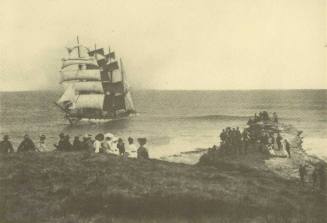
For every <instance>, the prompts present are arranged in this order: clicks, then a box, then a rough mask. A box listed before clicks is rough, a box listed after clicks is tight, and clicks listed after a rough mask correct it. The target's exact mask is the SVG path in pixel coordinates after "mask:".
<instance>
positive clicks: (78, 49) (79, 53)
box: [77, 36, 81, 58]
mask: <svg viewBox="0 0 327 223" xmlns="http://www.w3.org/2000/svg"><path fill="white" fill-rule="evenodd" d="M77 52H78V57H79V58H80V57H81V52H80V48H79V39H78V36H77Z"/></svg>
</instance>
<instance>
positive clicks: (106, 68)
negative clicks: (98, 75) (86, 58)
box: [103, 61, 119, 72]
mask: <svg viewBox="0 0 327 223" xmlns="http://www.w3.org/2000/svg"><path fill="white" fill-rule="evenodd" d="M117 69H119V65H118V62H117V61H112V62H111V63H109V64H105V65H104V66H103V70H104V71H107V72H112V71H114V70H117Z"/></svg>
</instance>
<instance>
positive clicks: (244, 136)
mask: <svg viewBox="0 0 327 223" xmlns="http://www.w3.org/2000/svg"><path fill="white" fill-rule="evenodd" d="M242 141H243V152H244V154H247V153H248V146H249V135H248V131H247V130H246V129H244V130H243V132H242Z"/></svg>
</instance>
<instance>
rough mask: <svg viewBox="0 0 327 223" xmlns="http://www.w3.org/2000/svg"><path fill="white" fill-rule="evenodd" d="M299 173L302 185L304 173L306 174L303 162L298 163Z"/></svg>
mask: <svg viewBox="0 0 327 223" xmlns="http://www.w3.org/2000/svg"><path fill="white" fill-rule="evenodd" d="M299 175H300V180H301V183H302V185H304V178H305V175H306V168H305V165H304V164H300V167H299Z"/></svg>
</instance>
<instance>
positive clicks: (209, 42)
mask: <svg viewBox="0 0 327 223" xmlns="http://www.w3.org/2000/svg"><path fill="white" fill-rule="evenodd" d="M0 3H1V8H0V34H1V37H0V49H1V50H0V61H1V63H0V91H18V90H38V89H42V90H44V89H58V88H59V80H60V75H59V70H60V67H61V59H62V58H63V57H65V56H66V49H65V47H66V46H71V45H72V44H74V43H75V42H76V36H77V35H78V36H79V39H80V42H81V43H82V44H84V45H87V46H90V47H92V46H94V44H95V43H96V44H97V46H103V47H109V46H110V48H111V49H114V50H115V51H116V55H118V56H120V57H121V58H122V59H123V61H124V65H125V70H126V73H127V76H128V80H129V82H130V85H131V86H132V88H135V89H148V88H150V89H186V90H192V89H197V90H206V89H209V90H225V89H326V88H327V73H326V70H327V58H326V51H327V47H325V45H326V43H327V41H326V35H327V31H326V24H327V18H326V10H327V6H326V1H325V0H206V1H200V0H138V1H135V0H119V1H117V0H115V1H113V0H92V1H82V0H70V1H66V0H30V1H24V0H21V1H18V0H8V1H7V0H0Z"/></svg>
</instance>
